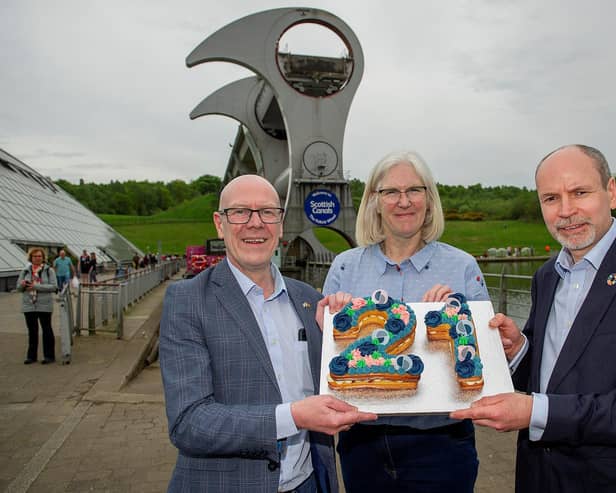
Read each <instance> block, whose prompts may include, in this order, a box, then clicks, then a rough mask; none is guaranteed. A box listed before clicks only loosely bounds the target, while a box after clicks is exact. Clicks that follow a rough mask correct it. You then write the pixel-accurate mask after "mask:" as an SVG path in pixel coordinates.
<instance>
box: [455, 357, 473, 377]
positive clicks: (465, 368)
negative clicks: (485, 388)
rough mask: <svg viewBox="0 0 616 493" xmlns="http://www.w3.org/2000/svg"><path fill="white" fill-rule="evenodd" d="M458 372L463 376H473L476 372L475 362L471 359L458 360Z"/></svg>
mask: <svg viewBox="0 0 616 493" xmlns="http://www.w3.org/2000/svg"><path fill="white" fill-rule="evenodd" d="M469 356H470V355H469ZM456 373H457V374H458V375H460V377H462V378H469V377H472V376H473V375H474V374H475V363H474V362H473V360H471V359H465V360H464V361H458V362H456Z"/></svg>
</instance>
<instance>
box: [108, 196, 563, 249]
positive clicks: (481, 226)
mask: <svg viewBox="0 0 616 493" xmlns="http://www.w3.org/2000/svg"><path fill="white" fill-rule="evenodd" d="M217 200H218V199H217V196H216V194H209V195H203V196H200V197H196V198H194V199H192V200H189V201H186V202H184V203H182V204H180V205H179V206H177V207H174V208H173V209H169V210H167V211H165V212H161V213H160V214H156V215H153V216H120V215H111V214H101V215H100V217H101V219H102V220H103V221H105V222H106V223H107V224H109V225H111V226H112V227H113V228H114V229H116V230H117V231H118V232H119V233H120V234H122V235H124V236H125V237H126V238H127V239H128V240H130V241H131V242H133V243H134V244H135V245H137V246H138V247H139V248H140V249H141V250H144V251H156V250H157V249H158V244H159V242H160V245H161V252H162V253H177V254H182V253H184V251H185V249H186V246H187V245H202V244H204V243H205V240H206V239H208V238H216V228H215V227H214V224H213V222H212V213H213V211H214V210H215V209H216V207H217V206H218V202H217ZM315 234H316V236H317V237H318V238H319V239H320V240H321V242H322V243H323V244H324V245H325V246H326V247H327V248H329V249H330V250H332V251H334V252H336V253H338V252H341V251H343V250H345V249H346V248H348V246H347V244H346V242H345V241H344V240H343V239H342V238H341V237H340V236H339V235H338V234H337V233H336V232H334V231H331V230H328V229H326V228H316V230H315ZM442 241H444V242H446V243H450V244H452V245H454V246H457V247H458V248H461V249H462V250H465V251H467V252H469V253H472V254H473V255H481V254H483V253H484V252H485V251H486V250H487V249H488V248H490V247H507V246H512V247H516V246H518V247H523V246H529V247H533V248H534V249H535V252H536V253H537V254H540V253H542V252H543V251H544V247H545V245H550V246H551V248H552V249H557V248H558V245H557V243H556V242H555V241H554V240H553V239H552V237H551V236H550V235H549V233H548V232H547V230H546V228H545V226H544V225H543V223H533V222H523V221H447V224H446V227H445V234H444V235H443V237H442Z"/></svg>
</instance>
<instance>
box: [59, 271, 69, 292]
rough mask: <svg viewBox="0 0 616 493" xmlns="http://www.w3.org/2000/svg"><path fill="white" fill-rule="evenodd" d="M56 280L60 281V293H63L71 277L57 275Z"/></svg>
mask: <svg viewBox="0 0 616 493" xmlns="http://www.w3.org/2000/svg"><path fill="white" fill-rule="evenodd" d="M56 280H57V281H58V291H62V288H63V287H64V285H65V284H68V281H69V280H70V276H60V275H58V274H56Z"/></svg>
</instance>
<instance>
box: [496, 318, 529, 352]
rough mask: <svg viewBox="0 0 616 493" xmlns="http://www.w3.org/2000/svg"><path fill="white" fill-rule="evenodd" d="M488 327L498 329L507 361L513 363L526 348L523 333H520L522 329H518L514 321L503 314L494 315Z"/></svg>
mask: <svg viewBox="0 0 616 493" xmlns="http://www.w3.org/2000/svg"><path fill="white" fill-rule="evenodd" d="M488 325H489V326H490V327H492V328H493V329H498V332H499V333H500V338H501V343H502V344H503V349H504V350H505V356H507V361H511V360H512V359H513V358H514V356H515V355H516V354H518V351H520V349H522V347H523V346H524V337H523V336H522V332H520V329H518V326H517V325H516V324H515V322H514V321H513V320H511V319H510V318H509V317H506V316H505V315H503V314H502V313H497V314H496V315H494V317H493V318H491V319H490V321H489V322H488Z"/></svg>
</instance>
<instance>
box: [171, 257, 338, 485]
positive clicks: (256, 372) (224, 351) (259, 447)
mask: <svg viewBox="0 0 616 493" xmlns="http://www.w3.org/2000/svg"><path fill="white" fill-rule="evenodd" d="M285 284H286V287H287V292H288V294H289V297H290V299H291V301H292V302H293V305H294V307H295V311H296V312H297V314H298V316H299V318H300V319H301V321H302V322H303V324H304V327H305V329H306V337H307V343H308V355H309V360H310V366H311V370H312V377H313V383H314V388H315V389H316V390H317V391H318V389H319V375H320V368H321V331H320V329H319V327H318V325H317V323H316V321H315V311H316V306H317V303H318V301H319V299H320V298H321V295H320V293H318V292H317V291H316V290H315V289H313V288H312V287H310V286H308V285H307V284H304V283H302V282H299V281H297V280H294V279H289V278H285ZM160 365H161V372H162V377H163V385H164V390H165V403H166V410H167V418H168V421H169V436H170V438H171V441H172V443H173V444H174V445H175V446H176V447H177V448H178V459H177V463H176V466H175V469H174V472H173V477H172V478H171V482H170V484H169V491H173V492H192V491H195V492H197V491H199V492H200V491H215V492H226V491H229V492H237V491H250V492H264V493H266V492H268V493H269V492H276V491H277V490H278V483H279V476H280V468H279V454H278V448H277V440H276V418H275V408H276V405H277V404H280V403H281V402H282V398H281V395H280V390H279V388H278V383H277V381H276V376H275V374H274V369H273V367H272V363H271V361H270V358H269V353H268V351H267V347H266V345H265V341H264V340H263V337H262V335H261V331H260V329H259V326H258V324H257V321H256V319H255V317H254V315H253V313H252V310H251V308H250V305H249V303H248V300H247V299H246V297H245V296H244V294H243V293H242V291H241V288H240V286H239V284H238V282H237V280H236V279H235V277H234V275H233V273H232V272H231V269H230V268H229V265H228V264H227V262H226V261H225V262H221V263H219V264H218V265H216V266H214V267H212V268H210V269H207V270H205V271H204V272H202V273H201V274H199V275H198V276H196V277H194V278H193V279H190V280H186V281H180V282H177V283H174V284H172V285H170V286H169V288H168V290H167V293H166V295H165V301H164V306H163V316H162V319H161V326H160ZM310 442H311V451H312V457H313V465H315V472H316V473H317V477H318V478H320V479H322V480H323V482H324V484H322V485H321V488H322V490H323V491H332V492H335V491H338V485H337V479H336V473H335V460H334V450H333V438H332V437H331V436H328V435H324V434H321V433H310Z"/></svg>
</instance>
